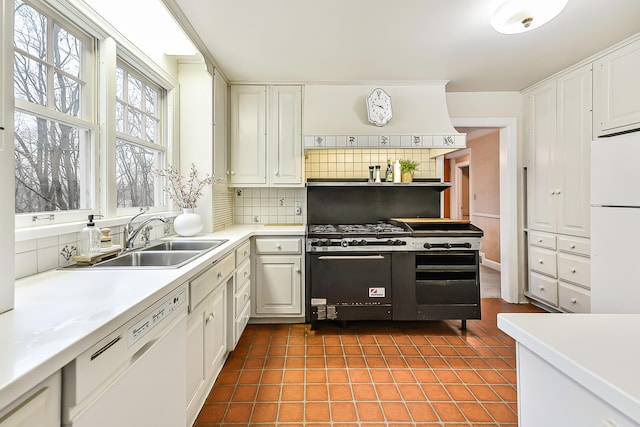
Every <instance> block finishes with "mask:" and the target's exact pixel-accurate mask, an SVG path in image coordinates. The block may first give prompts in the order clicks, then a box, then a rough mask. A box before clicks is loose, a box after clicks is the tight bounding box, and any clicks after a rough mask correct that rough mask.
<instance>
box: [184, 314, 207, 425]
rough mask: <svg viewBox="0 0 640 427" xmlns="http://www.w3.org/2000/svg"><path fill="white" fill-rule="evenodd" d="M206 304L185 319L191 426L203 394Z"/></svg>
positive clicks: (188, 404) (188, 420) (188, 403)
mask: <svg viewBox="0 0 640 427" xmlns="http://www.w3.org/2000/svg"><path fill="white" fill-rule="evenodd" d="M207 315H208V310H207V304H201V305H199V306H198V307H197V309H196V310H194V311H193V312H192V313H191V314H189V317H188V318H187V422H188V423H189V425H191V424H192V423H193V422H194V421H195V419H196V417H197V416H198V412H199V411H200V401H201V398H200V395H201V394H202V393H204V381H205V371H204V321H205V317H206V316H207Z"/></svg>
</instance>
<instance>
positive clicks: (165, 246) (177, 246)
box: [142, 240, 227, 252]
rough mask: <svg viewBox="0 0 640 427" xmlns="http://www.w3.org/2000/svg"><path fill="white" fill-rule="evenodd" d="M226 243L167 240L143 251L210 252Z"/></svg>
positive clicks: (224, 241) (222, 241)
mask: <svg viewBox="0 0 640 427" xmlns="http://www.w3.org/2000/svg"><path fill="white" fill-rule="evenodd" d="M226 242H227V240H166V241H163V242H160V243H157V244H154V245H152V246H148V247H146V248H143V249H142V251H143V252H147V251H209V250H211V249H214V248H217V247H218V246H220V245H222V244H223V243H226Z"/></svg>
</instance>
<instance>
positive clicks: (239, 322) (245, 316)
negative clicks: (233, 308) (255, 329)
mask: <svg viewBox="0 0 640 427" xmlns="http://www.w3.org/2000/svg"><path fill="white" fill-rule="evenodd" d="M250 317H251V304H247V306H246V307H245V308H244V310H242V313H240V315H239V316H238V317H237V318H236V320H235V321H234V326H235V335H236V339H240V335H242V331H244V328H245V326H247V323H249V318H250Z"/></svg>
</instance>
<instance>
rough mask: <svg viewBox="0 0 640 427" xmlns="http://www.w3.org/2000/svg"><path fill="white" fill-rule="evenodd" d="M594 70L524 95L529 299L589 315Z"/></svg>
mask: <svg viewBox="0 0 640 427" xmlns="http://www.w3.org/2000/svg"><path fill="white" fill-rule="evenodd" d="M591 82H592V77H591V65H590V64H589V65H586V66H583V67H580V68H577V69H575V70H573V71H570V72H568V73H566V74H563V75H561V76H559V77H557V78H556V79H553V80H550V81H546V82H544V83H543V84H541V85H539V86H536V87H534V88H532V89H530V90H528V91H527V92H525V93H524V102H525V105H524V111H525V115H524V117H525V132H526V140H527V150H528V155H529V164H528V169H527V172H528V174H527V178H528V179H527V208H528V215H527V226H528V238H529V245H528V255H529V257H528V258H529V280H528V289H527V291H526V294H527V296H529V297H530V298H533V299H535V300H538V301H541V302H543V303H544V304H546V305H549V306H551V307H553V308H555V309H559V310H562V311H575V312H588V311H589V239H588V237H589V227H590V225H589V202H590V199H589V153H590V151H589V150H590V143H591V130H592V115H591V93H592V83H591Z"/></svg>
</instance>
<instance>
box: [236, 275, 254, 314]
mask: <svg viewBox="0 0 640 427" xmlns="http://www.w3.org/2000/svg"><path fill="white" fill-rule="evenodd" d="M249 299H251V282H249V281H247V282H245V284H244V285H243V286H242V287H241V288H240V290H239V291H238V292H236V294H235V296H234V309H235V310H234V313H236V316H238V314H239V313H240V312H242V311H243V309H244V308H245V305H247V304H248V303H249Z"/></svg>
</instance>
